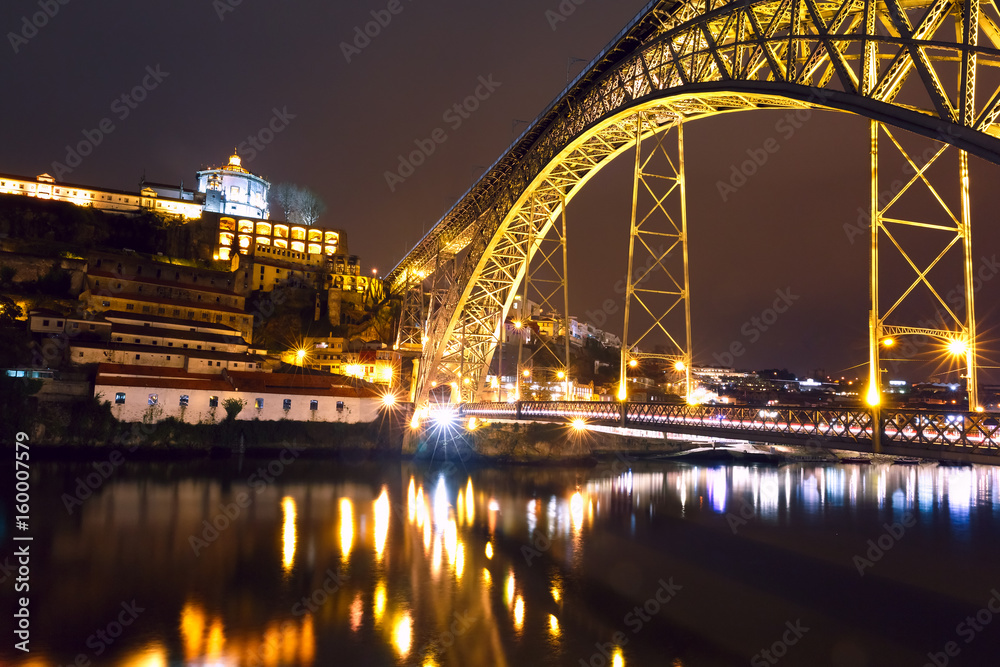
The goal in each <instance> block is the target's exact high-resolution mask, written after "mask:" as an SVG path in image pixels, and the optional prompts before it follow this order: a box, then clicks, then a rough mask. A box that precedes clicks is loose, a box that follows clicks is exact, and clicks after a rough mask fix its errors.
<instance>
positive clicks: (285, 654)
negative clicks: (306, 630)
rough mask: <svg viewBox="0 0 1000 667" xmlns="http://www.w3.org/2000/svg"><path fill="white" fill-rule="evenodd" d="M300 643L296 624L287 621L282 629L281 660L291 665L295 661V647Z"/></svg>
mask: <svg viewBox="0 0 1000 667" xmlns="http://www.w3.org/2000/svg"><path fill="white" fill-rule="evenodd" d="M298 643H299V633H298V631H297V630H296V629H295V626H294V625H292V624H291V623H286V624H285V625H284V626H282V630H281V662H282V664H285V665H290V664H292V663H294V662H295V649H296V648H297V645H298Z"/></svg>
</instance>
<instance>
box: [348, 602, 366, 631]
mask: <svg viewBox="0 0 1000 667" xmlns="http://www.w3.org/2000/svg"><path fill="white" fill-rule="evenodd" d="M364 615H365V604H364V602H362V601H361V593H358V594H357V595H355V596H354V601H353V602H351V632H357V631H358V630H360V629H361V619H362V618H364Z"/></svg>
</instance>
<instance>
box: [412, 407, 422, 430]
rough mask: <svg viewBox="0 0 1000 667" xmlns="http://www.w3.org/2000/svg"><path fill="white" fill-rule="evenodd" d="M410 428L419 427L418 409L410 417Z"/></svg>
mask: <svg viewBox="0 0 1000 667" xmlns="http://www.w3.org/2000/svg"><path fill="white" fill-rule="evenodd" d="M410 428H412V429H418V428H420V411H419V410H417V411H416V412H414V413H413V417H411V418H410Z"/></svg>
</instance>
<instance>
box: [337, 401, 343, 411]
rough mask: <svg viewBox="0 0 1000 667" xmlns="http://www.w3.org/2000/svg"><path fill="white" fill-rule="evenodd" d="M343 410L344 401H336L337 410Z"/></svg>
mask: <svg viewBox="0 0 1000 667" xmlns="http://www.w3.org/2000/svg"><path fill="white" fill-rule="evenodd" d="M343 411H344V402H343V401H337V412H343Z"/></svg>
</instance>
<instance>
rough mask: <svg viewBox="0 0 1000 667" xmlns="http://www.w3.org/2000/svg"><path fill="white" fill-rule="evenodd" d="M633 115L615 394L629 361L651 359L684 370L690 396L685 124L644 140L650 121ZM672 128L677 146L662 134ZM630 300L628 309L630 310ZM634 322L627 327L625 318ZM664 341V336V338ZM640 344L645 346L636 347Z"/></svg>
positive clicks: (622, 391)
mask: <svg viewBox="0 0 1000 667" xmlns="http://www.w3.org/2000/svg"><path fill="white" fill-rule="evenodd" d="M643 115H644V114H639V116H638V117H637V122H636V137H635V170H634V173H633V190H632V227H631V232H630V235H629V252H628V277H627V280H626V282H627V288H626V291H625V329H624V335H623V336H622V349H621V374H620V378H619V384H618V400H621V401H624V400H625V399H626V398H627V395H628V389H627V375H628V369H629V368H630V367H631V364H632V363H633V362H634V363H636V364H637V365H638V364H640V363H642V361H643V360H646V359H649V360H655V361H659V362H661V363H666V364H667V365H668V367H669V368H670V369H672V370H674V371H675V372H682V373H684V387H685V394H684V395H685V397H690V396H691V358H692V357H691V280H690V276H689V270H688V235H687V191H686V185H685V178H684V125H683V123H677V124H676V125H674V126H668V129H667V130H666V131H664V132H661V133H659V134H658V135H655V136H654V137H650V139H649V140H646V141H644V140H643V137H642V128H643V127H645V126H648V125H649V122H648V121H647V120H646V119H644V118H643ZM674 135H676V143H677V151H676V154H674V152H673V151H671V150H669V148H668V147H669V141H668V139H673V138H674ZM633 307H635V312H633ZM633 325H637V326H636V329H635V330H636V331H639V332H640V333H638V334H634V333H633V329H632V326H633ZM664 343H665V344H664ZM654 344H656V345H657V346H656V347H653V348H651V347H650V346H652V345H654ZM640 346H645V348H646V349H642V348H641V347H640Z"/></svg>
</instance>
